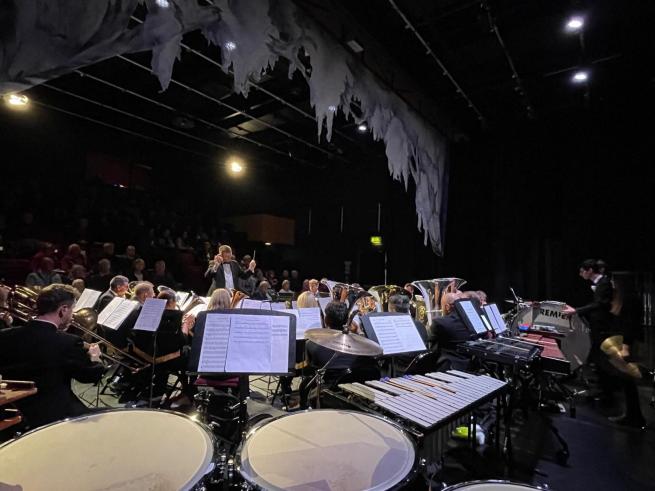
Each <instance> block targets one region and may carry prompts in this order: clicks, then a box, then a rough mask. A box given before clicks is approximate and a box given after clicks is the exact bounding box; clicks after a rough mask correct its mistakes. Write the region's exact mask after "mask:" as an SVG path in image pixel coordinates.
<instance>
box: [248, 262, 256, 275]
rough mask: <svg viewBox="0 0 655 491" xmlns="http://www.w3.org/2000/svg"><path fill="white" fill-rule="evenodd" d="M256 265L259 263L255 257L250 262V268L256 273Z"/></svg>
mask: <svg viewBox="0 0 655 491" xmlns="http://www.w3.org/2000/svg"><path fill="white" fill-rule="evenodd" d="M256 267H257V263H256V262H255V260H254V259H253V260H252V261H250V264H248V269H249V270H250V271H252V272H253V273H254V272H255V268H256Z"/></svg>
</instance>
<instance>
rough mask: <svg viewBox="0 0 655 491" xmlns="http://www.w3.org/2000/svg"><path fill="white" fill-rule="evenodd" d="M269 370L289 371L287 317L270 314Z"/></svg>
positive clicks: (276, 371)
mask: <svg viewBox="0 0 655 491" xmlns="http://www.w3.org/2000/svg"><path fill="white" fill-rule="evenodd" d="M270 319H271V372H273V373H285V372H288V371H289V321H290V320H291V319H290V318H289V317H286V316H282V315H276V316H271V317H270Z"/></svg>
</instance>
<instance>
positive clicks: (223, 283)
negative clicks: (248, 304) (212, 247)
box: [210, 245, 257, 291]
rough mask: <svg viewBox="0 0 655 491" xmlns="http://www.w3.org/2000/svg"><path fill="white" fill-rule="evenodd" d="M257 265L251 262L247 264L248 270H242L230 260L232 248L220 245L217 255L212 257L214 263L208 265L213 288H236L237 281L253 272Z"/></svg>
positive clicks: (236, 263)
mask: <svg viewBox="0 0 655 491" xmlns="http://www.w3.org/2000/svg"><path fill="white" fill-rule="evenodd" d="M256 266H257V263H256V262H255V261H254V260H253V261H250V264H248V269H246V270H242V269H241V266H240V265H239V263H238V262H236V261H235V260H234V259H232V248H231V247H230V246H228V245H222V246H220V247H219V248H218V254H216V256H214V261H213V263H212V264H211V265H210V271H211V272H212V273H213V274H214V284H213V285H212V286H214V287H215V288H227V289H228V291H230V289H231V288H236V287H237V285H238V279H239V278H242V279H246V278H248V277H250V276H251V275H252V274H253V273H254V272H255V267H256Z"/></svg>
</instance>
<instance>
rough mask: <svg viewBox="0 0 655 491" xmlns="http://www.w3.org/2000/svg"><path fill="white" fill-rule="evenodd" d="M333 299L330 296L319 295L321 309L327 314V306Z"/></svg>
mask: <svg viewBox="0 0 655 491" xmlns="http://www.w3.org/2000/svg"><path fill="white" fill-rule="evenodd" d="M331 301H332V299H331V298H330V297H318V305H319V306H320V307H321V310H322V311H323V313H324V314H325V307H327V304H329V303H330V302H331Z"/></svg>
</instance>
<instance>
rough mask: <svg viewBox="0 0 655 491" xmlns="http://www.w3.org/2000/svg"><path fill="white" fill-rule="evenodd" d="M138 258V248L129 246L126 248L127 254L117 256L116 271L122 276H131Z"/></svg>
mask: <svg viewBox="0 0 655 491" xmlns="http://www.w3.org/2000/svg"><path fill="white" fill-rule="evenodd" d="M136 258H137V255H136V247H135V246H133V245H131V244H130V245H128V246H127V247H126V248H125V254H120V255H118V256H116V265H115V266H116V270H117V271H118V272H119V273H120V274H122V275H125V276H127V275H129V274H130V270H131V268H132V263H134V260H135V259H136Z"/></svg>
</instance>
